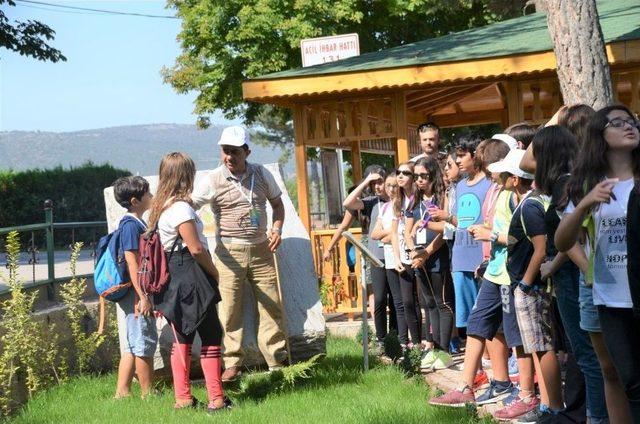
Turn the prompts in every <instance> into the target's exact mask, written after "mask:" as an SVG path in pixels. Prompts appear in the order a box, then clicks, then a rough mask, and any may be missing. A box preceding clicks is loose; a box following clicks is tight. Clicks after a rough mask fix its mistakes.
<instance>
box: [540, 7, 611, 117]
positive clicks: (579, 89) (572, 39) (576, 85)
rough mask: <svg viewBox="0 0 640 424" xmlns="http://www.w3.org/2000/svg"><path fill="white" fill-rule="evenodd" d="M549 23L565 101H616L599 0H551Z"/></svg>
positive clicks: (604, 103) (599, 104) (596, 104)
mask: <svg viewBox="0 0 640 424" xmlns="http://www.w3.org/2000/svg"><path fill="white" fill-rule="evenodd" d="M546 13H547V25H548V26H549V34H550V35H551V40H552V41H553V46H554V47H553V50H554V52H555V54H556V61H557V64H558V66H557V72H558V79H559V80H560V89H561V90H562V96H563V98H564V104H565V105H573V104H577V103H584V104H587V105H589V106H591V107H593V108H594V109H596V110H597V109H599V108H602V107H604V106H607V105H609V104H611V103H612V102H613V95H612V90H611V72H610V70H609V62H608V61H607V53H606V51H605V47H604V38H603V37H602V29H601V28H600V21H599V20H598V11H597V9H596V1H595V0H579V1H576V0H547V11H546Z"/></svg>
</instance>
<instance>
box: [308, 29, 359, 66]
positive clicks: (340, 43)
mask: <svg viewBox="0 0 640 424" xmlns="http://www.w3.org/2000/svg"><path fill="white" fill-rule="evenodd" d="M300 50H301V51H302V66H303V67H306V66H313V65H319V64H321V63H328V62H335V61H336V60H340V59H346V58H348V57H352V56H359V55H360V41H359V39H358V34H344V35H336V36H331V37H320V38H307V39H306V40H302V41H301V42H300Z"/></svg>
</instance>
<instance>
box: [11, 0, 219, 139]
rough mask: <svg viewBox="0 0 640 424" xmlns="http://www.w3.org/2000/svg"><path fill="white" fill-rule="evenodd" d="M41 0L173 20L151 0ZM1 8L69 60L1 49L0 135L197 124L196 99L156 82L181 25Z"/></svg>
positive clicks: (169, 59)
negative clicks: (30, 23)
mask: <svg viewBox="0 0 640 424" xmlns="http://www.w3.org/2000/svg"><path fill="white" fill-rule="evenodd" d="M44 1H46V2H48V3H57V4H65V5H72V6H78V7H89V8H95V9H108V10H118V11H125V12H134V13H145V14H153V15H172V14H173V11H172V10H169V9H166V8H165V2H164V1H156V0H154V1H63V0H44ZM32 6H36V7H38V8H34V7H32ZM2 7H3V10H4V11H5V13H6V14H7V16H8V17H9V19H18V20H22V21H24V20H27V19H35V20H39V21H41V22H43V23H45V24H47V25H49V26H50V27H51V28H53V29H54V30H55V31H56V38H55V40H54V41H53V42H52V43H51V44H52V45H53V46H54V47H56V48H58V49H59V50H61V51H62V53H63V54H64V55H65V56H66V57H67V62H58V63H48V62H41V61H38V60H35V59H32V58H27V57H24V56H20V55H19V54H17V53H14V52H9V51H8V50H5V49H2V50H0V130H4V131H7V130H41V131H75V130H82V129H91V128H103V127H111V126H118V125H135V124H151V123H184V124H192V123H194V122H195V116H194V115H193V114H192V111H193V100H194V99H195V94H194V93H189V94H186V95H180V94H177V93H175V92H174V91H173V89H172V88H171V86H169V85H167V84H164V83H163V82H162V77H161V76H160V70H161V69H162V67H163V66H167V67H169V66H172V65H173V63H174V60H175V58H176V56H177V55H178V54H179V52H180V46H179V44H178V42H177V41H176V36H177V34H178V33H179V31H180V22H181V21H180V20H177V19H151V18H142V17H133V16H115V15H113V16H112V15H98V14H92V13H90V12H81V13H67V12H65V13H62V12H59V11H54V10H52V9H53V8H51V7H46V6H39V5H27V4H25V3H16V6H15V7H9V6H7V5H6V4H4V5H3V6H2ZM43 8H46V9H48V10H43ZM222 121H223V118H222V115H221V114H216V115H214V116H213V117H212V122H213V123H218V122H220V123H221V122H222Z"/></svg>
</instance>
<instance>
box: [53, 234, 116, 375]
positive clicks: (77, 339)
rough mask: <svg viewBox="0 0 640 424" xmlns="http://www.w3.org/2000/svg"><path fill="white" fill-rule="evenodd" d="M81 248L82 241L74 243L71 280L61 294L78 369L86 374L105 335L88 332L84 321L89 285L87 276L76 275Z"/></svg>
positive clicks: (63, 286)
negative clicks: (86, 292)
mask: <svg viewBox="0 0 640 424" xmlns="http://www.w3.org/2000/svg"><path fill="white" fill-rule="evenodd" d="M80 249H82V242H78V243H75V244H74V245H73V249H72V251H71V262H70V265H69V267H70V269H71V280H70V281H69V282H67V283H65V284H62V286H61V289H60V296H61V297H62V301H63V302H64V304H65V306H66V312H65V313H66V315H67V318H68V320H69V327H70V329H71V337H72V339H73V347H74V350H75V357H76V359H77V364H76V365H77V370H78V372H79V373H80V374H84V373H87V372H89V371H91V370H92V364H93V362H94V360H95V358H96V353H97V352H98V348H99V347H100V345H101V344H102V343H103V342H104V340H105V336H104V335H102V334H98V333H97V332H91V333H87V331H86V329H85V325H84V323H85V319H86V316H87V308H86V306H85V304H84V302H83V300H82V297H83V295H84V291H85V289H86V287H87V281H86V279H85V278H81V279H79V278H78V277H77V276H76V264H77V262H78V257H79V256H80Z"/></svg>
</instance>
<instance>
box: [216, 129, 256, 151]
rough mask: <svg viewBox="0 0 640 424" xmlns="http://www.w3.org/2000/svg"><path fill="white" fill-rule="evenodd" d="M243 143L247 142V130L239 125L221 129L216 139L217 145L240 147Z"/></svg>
mask: <svg viewBox="0 0 640 424" xmlns="http://www.w3.org/2000/svg"><path fill="white" fill-rule="evenodd" d="M245 144H249V132H248V131H247V130H245V129H244V128H242V127H241V126H239V125H234V126H232V127H227V128H225V129H224V130H222V134H220V140H219V141H218V146H235V147H242V146H244V145H245Z"/></svg>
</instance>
